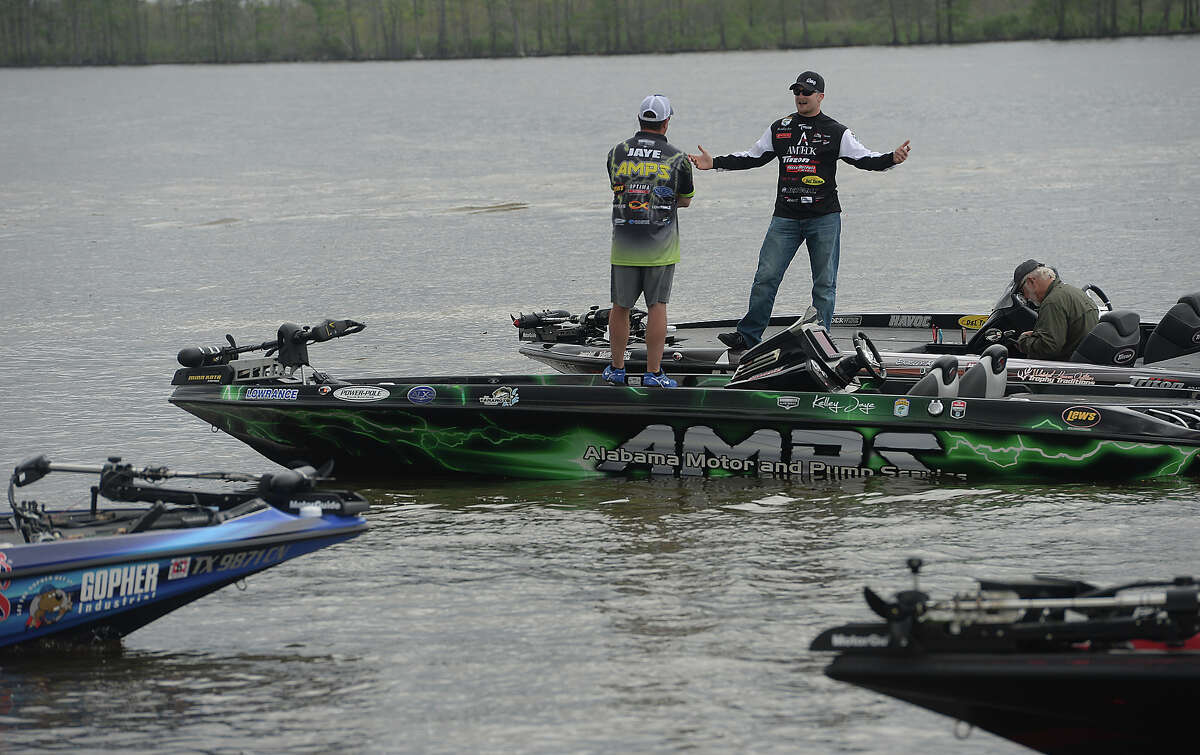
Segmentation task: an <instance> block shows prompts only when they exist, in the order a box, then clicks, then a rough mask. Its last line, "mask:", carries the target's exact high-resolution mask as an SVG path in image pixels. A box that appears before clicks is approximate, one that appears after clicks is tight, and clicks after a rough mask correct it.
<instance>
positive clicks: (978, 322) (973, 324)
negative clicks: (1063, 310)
mask: <svg viewBox="0 0 1200 755" xmlns="http://www.w3.org/2000/svg"><path fill="white" fill-rule="evenodd" d="M987 319H988V316H987V315H963V316H962V317H960V318H958V324H959V326H960V327H963V328H966V329H967V330H979V329H980V328H982V327H983V324H984V323H985V322H987Z"/></svg>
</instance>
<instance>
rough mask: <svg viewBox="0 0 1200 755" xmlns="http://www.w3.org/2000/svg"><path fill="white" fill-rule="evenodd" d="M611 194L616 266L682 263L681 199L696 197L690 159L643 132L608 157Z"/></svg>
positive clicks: (660, 137) (658, 136)
mask: <svg viewBox="0 0 1200 755" xmlns="http://www.w3.org/2000/svg"><path fill="white" fill-rule="evenodd" d="M608 179H609V181H610V182H611V185H612V191H613V209H612V223H613V237H612V264H614V265H631V266H636V267H647V266H652V265H673V264H675V263H676V262H678V261H679V228H678V219H679V218H678V209H679V198H680V197H690V196H692V195H693V194H694V193H695V188H694V187H693V185H692V164H691V163H690V162H688V159H687V155H686V154H684V153H683V152H681V151H680V150H678V149H676V148H675V147H672V146H671V145H670V144H669V143H667V137H665V136H664V135H662V134H655V133H652V132H649V131H639V132H637V133H636V134H634V135H633V137H632V138H629V139H626V140H625V141H623V142H621V143H620V144H618V145H617V146H615V147H613V148H612V149H611V150H609V152H608Z"/></svg>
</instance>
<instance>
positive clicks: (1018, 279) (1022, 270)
mask: <svg viewBox="0 0 1200 755" xmlns="http://www.w3.org/2000/svg"><path fill="white" fill-rule="evenodd" d="M1039 267H1042V263H1040V262H1038V261H1037V260H1025V261H1024V262H1022V263H1021V264H1019V265H1017V269H1016V270H1013V290H1014V291H1020V290H1021V284H1022V283H1024V282H1025V276H1026V275H1029V274H1030V273H1032V272H1033V271H1034V270H1037V269H1038V268H1039Z"/></svg>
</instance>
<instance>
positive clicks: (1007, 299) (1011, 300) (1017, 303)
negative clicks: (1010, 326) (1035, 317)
mask: <svg viewBox="0 0 1200 755" xmlns="http://www.w3.org/2000/svg"><path fill="white" fill-rule="evenodd" d="M1027 306H1029V302H1027V301H1026V300H1025V297H1024V296H1022V295H1021V294H1020V293H1018V292H1016V291H1014V290H1013V282H1012V281H1009V282H1008V285H1007V286H1005V287H1004V293H1002V294H1000V298H999V299H998V300H997V301H996V304H995V306H993V307H992V311H993V312H998V311H1000V310H1005V309H1012V308H1013V307H1027Z"/></svg>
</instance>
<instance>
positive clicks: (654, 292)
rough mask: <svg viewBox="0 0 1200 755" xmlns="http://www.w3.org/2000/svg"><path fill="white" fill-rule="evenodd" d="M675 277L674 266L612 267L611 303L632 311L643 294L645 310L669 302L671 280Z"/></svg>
mask: <svg viewBox="0 0 1200 755" xmlns="http://www.w3.org/2000/svg"><path fill="white" fill-rule="evenodd" d="M674 277H675V266H674V265H656V266H654V267H635V266H633V265H613V266H612V275H611V276H610V278H609V293H610V294H611V297H610V298H611V299H612V303H613V304H616V305H617V306H618V307H625V308H626V309H633V305H635V304H637V300H638V297H639V296H642V295H643V294H645V296H646V308H647V309H649V308H650V307H653V306H654V305H655V304H658V303H659V302H662V303H663V304H666V303H668V302H669V301H671V280H672V279H673V278H674Z"/></svg>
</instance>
